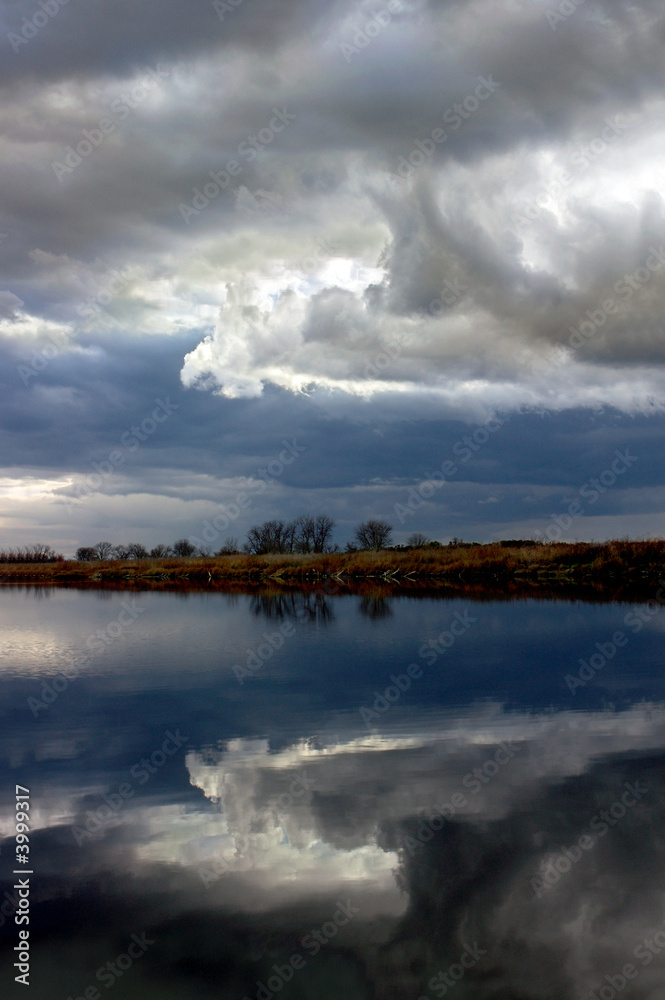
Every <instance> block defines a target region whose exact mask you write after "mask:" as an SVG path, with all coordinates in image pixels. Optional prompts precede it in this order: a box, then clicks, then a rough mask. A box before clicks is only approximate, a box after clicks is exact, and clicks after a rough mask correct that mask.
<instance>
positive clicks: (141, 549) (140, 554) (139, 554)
mask: <svg viewBox="0 0 665 1000" xmlns="http://www.w3.org/2000/svg"><path fill="white" fill-rule="evenodd" d="M127 551H128V553H129V558H130V559H147V558H148V550H147V549H146V547H145V545H141V543H140V542H130V543H129V545H128V546H127Z"/></svg>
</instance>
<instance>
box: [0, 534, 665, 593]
mask: <svg viewBox="0 0 665 1000" xmlns="http://www.w3.org/2000/svg"><path fill="white" fill-rule="evenodd" d="M661 578H665V541H663V540H652V541H613V542H605V543H594V542H570V543H564V542H557V543H550V544H545V545H541V544H531V545H524V544H517V545H511V544H509V543H508V544H507V543H505V542H504V543H500V542H495V543H490V544H487V545H471V544H462V545H459V546H428V547H425V548H419V549H401V550H398V549H382V550H380V551H378V552H370V551H361V552H339V553H324V554H320V555H317V554H304V555H289V554H285V555H277V554H271V555H264V556H254V555H244V554H235V555H223V556H201V557H194V558H176V557H169V558H166V559H138V560H135V559H126V560H113V561H108V562H78V561H76V560H73V559H72V560H63V561H59V562H51V563H46V562H44V563H2V564H0V584H2V585H5V586H8V585H14V584H16V585H25V584H27V585H42V586H73V587H84V588H86V589H87V588H88V587H91V588H94V589H100V588H101V589H103V588H109V589H117V588H118V587H120V588H122V589H141V590H143V589H146V590H148V589H156V590H187V589H197V590H227V591H228V590H234V589H238V590H240V589H247V588H248V587H249V588H250V589H253V588H255V587H258V588H263V587H265V586H269V587H270V588H271V589H284V590H293V589H296V590H302V589H308V590H309V589H318V590H320V589H321V588H324V589H328V590H330V592H331V593H332V592H339V593H345V592H346V593H349V592H358V591H359V590H360V591H362V590H366V589H367V587H370V588H372V587H381V588H388V589H390V590H391V591H393V590H394V591H399V592H412V591H413V592H416V591H417V592H421V593H422V592H423V591H431V592H438V593H444V592H450V593H451V596H452V594H453V593H458V594H463V593H465V592H467V591H474V592H478V591H480V592H481V593H482V594H485V595H487V596H489V595H490V594H494V595H496V596H500V595H501V594H506V596H508V595H510V596H513V597H518V596H520V594H523V595H524V596H529V595H533V596H537V595H538V594H542V592H543V591H547V592H551V593H559V594H561V596H563V594H564V592H565V593H566V595H567V596H571V597H574V596H575V594H576V593H578V594H579V596H580V597H582V596H585V597H588V596H590V595H591V596H592V595H596V596H597V597H598V598H600V599H607V597H608V596H610V595H614V594H616V595H618V594H623V593H625V594H631V595H637V594H640V595H646V596H653V595H654V592H655V590H656V589H658V588H659V587H660V586H661V583H660V580H661Z"/></svg>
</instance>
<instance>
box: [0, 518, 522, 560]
mask: <svg viewBox="0 0 665 1000" xmlns="http://www.w3.org/2000/svg"><path fill="white" fill-rule="evenodd" d="M335 526H336V522H335V520H334V519H333V518H332V517H329V516H328V515H327V514H317V515H316V516H312V515H310V514H301V515H300V516H298V517H296V518H294V519H293V520H292V521H284V520H280V519H272V520H269V521H264V522H263V523H262V524H256V525H254V526H253V527H251V528H250V529H249V531H248V533H247V539H246V541H245V542H244V544H243V546H242V548H240V547H239V545H238V539H237V538H227V540H226V542H225V543H224V545H222V547H221V548H220V549H219V550H218V551H217V552H214V553H213V552H212V548H211V546H202V547H201V546H196V545H194V544H193V542H190V540H189V539H188V538H179V539H178V540H177V541H176V542H174V543H173V544H172V545H155V546H153V547H152V548H151V549H147V548H146V547H145V545H142V544H141V543H140V542H131V543H130V544H129V545H114V544H113V543H112V542H96V543H95V544H94V545H83V546H81V547H80V548H78V549H77V550H76V558H77V560H78V561H79V562H108V561H112V560H125V559H169V558H174V557H176V558H181V559H187V558H194V557H197V556H200V557H210V556H213V555H215V556H222V555H239V554H240V553H241V552H244V553H245V554H247V555H268V554H271V553H278V554H290V553H299V552H300V553H307V552H312V553H324V552H339V551H340V549H339V546H338V545H334V544H333V531H334V529H335ZM353 539H354V540H353V541H352V542H349V543H348V544H347V546H346V551H347V552H358V551H360V550H367V549H369V550H372V551H378V550H380V549H385V548H392V547H393V546H392V525H391V524H389V523H388V522H387V521H383V520H379V519H370V520H368V521H363V522H362V524H359V525H358V526H357V527H356V528H355V529H354V533H353ZM440 544H441V543H440V542H433V541H430V539H429V538H428V537H427V536H426V535H423V534H421V533H420V532H414V533H413V534H412V535H410V536H409V538H407V540H406V544H405V545H397V546H394V548H396V549H413V548H425V547H428V546H429V547H432V546H433V547H437V548H438V547H439V546H440ZM448 544H449V545H459V546H468V545H477V544H479V543H478V542H462V541H461V540H460V539H457V538H455V539H453V540H452V541H451V542H449V543H448ZM501 544H509V543H507V542H504V543H501ZM515 544H517V543H515ZM520 544H524V545H526V544H536V543H534V542H529V541H524V542H521V543H520ZM63 559H64V556H63V555H61V554H60V553H58V552H56V551H55V550H54V549H53V548H52V547H51V546H50V545H42V544H36V545H28V546H25V547H24V548H17V549H7V550H5V551H0V563H48V562H62V561H63Z"/></svg>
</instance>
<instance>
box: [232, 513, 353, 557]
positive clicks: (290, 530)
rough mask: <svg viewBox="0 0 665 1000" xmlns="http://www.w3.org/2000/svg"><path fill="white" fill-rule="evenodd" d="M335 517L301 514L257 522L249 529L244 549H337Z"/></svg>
mask: <svg viewBox="0 0 665 1000" xmlns="http://www.w3.org/2000/svg"><path fill="white" fill-rule="evenodd" d="M334 528H335V521H334V520H333V518H332V517H329V516H328V515H327V514H317V515H316V517H312V516H311V515H310V514H301V515H300V516H299V517H296V518H294V519H293V520H292V521H282V520H272V521H264V522H263V524H256V525H254V527H252V528H250V529H249V531H248V533H247V541H246V542H245V544H244V545H243V551H244V552H247V553H249V554H251V555H257V556H261V555H266V554H267V553H269V552H281V553H284V552H334V551H335V547H334V546H333V543H332V534H333V530H334Z"/></svg>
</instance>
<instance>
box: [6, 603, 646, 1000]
mask: <svg viewBox="0 0 665 1000" xmlns="http://www.w3.org/2000/svg"><path fill="white" fill-rule="evenodd" d="M0 626H1V627H2V636H3V639H2V646H1V648H0V685H1V699H0V706H1V708H0V711H1V717H2V727H1V730H0V757H1V760H2V764H1V767H2V778H3V780H2V782H1V783H0V795H1V802H2V812H1V814H0V833H1V834H2V851H1V853H0V876H1V880H2V885H1V886H0V897H1V899H2V906H0V949H1V951H0V959H1V962H2V967H1V968H0V977H1V979H0V983H1V986H0V990H1V995H2V996H12V997H13V996H30V997H32V998H33V1000H42V998H44V1000H47V998H48V1000H60V998H62V1000H67V998H69V997H71V998H73V1000H74V998H77V997H85V998H86V1000H97V998H98V997H102V996H107V995H112V996H113V998H114V1000H116V998H117V1000H121V998H137V1000H138V998H141V1000H153V998H155V1000H157V998H160V1000H208V998H224V1000H226V998H229V1000H242V998H244V997H248V998H250V1000H255V998H256V1000H272V997H274V996H279V997H287V998H293V1000H309V998H312V1000H314V998H316V1000H328V998H330V1000H333V998H335V1000H340V998H343V1000H355V998H358V1000H360V998H362V1000H365V998H381V1000H383V998H386V1000H388V998H390V1000H392V998H406V1000H411V998H413V1000H418V998H428V1000H436V998H438V997H443V996H448V995H451V996H454V997H455V998H456V1000H463V998H497V1000H498V998H501V1000H512V998H515V1000H517V998H520V1000H522V998H523V1000H527V998H534V1000H535V998H557V1000H568V998H570V1000H578V998H583V997H593V998H594V1000H612V998H613V997H614V996H616V995H619V993H621V994H622V995H624V996H625V997H627V998H629V997H635V998H640V1000H641V998H644V1000H663V998H665V853H664V848H665V832H664V824H663V820H664V819H665V809H664V807H663V802H664V798H663V791H664V789H665V771H664V768H663V763H664V761H665V677H664V676H663V668H662V664H663V648H664V643H663V633H664V630H665V613H663V611H662V610H661V609H660V606H659V605H657V604H654V605H652V606H651V607H649V606H648V605H627V604H613V603H607V604H584V603H579V602H575V603H573V602H563V601H560V602H559V601H557V602H554V601H519V602H487V601H483V602H481V601H478V602H473V601H470V600H449V599H447V600H444V599H434V598H417V597H401V598H391V599H371V598H367V597H360V596H338V597H327V596H322V595H319V596H315V595H309V596H305V595H302V594H294V595H288V596H279V597H271V596H268V595H266V596H261V595H250V594H247V595H234V596H228V595H221V594H187V595H177V594H164V593H152V594H138V595H137V594H129V593H127V594H123V593H112V592H92V591H84V592H77V591H64V590H54V591H35V590H10V589H5V590H3V591H2V592H0ZM581 661H583V662H581ZM62 671H65V673H66V674H68V675H69V677H70V679H69V680H66V678H64V677H63V675H62ZM17 784H18V785H20V786H22V787H24V788H28V789H29V790H30V807H31V808H30V824H31V828H32V829H31V834H30V845H29V846H30V869H29V870H30V871H32V872H33V874H32V875H31V876H30V911H29V919H30V923H29V931H30V938H29V944H30V955H31V958H30V974H29V982H30V985H29V988H28V990H26V988H25V986H24V985H22V984H17V983H15V981H14V977H15V975H17V974H18V973H17V971H16V970H15V969H14V968H13V963H14V962H15V961H17V957H16V953H15V952H14V950H13V949H14V947H15V946H16V945H17V943H18V932H19V927H18V926H17V925H16V923H15V913H14V910H15V907H16V906H19V905H20V904H19V902H18V898H17V896H16V895H15V890H14V889H13V888H12V887H13V886H14V884H15V883H16V881H17V876H14V875H13V874H12V872H13V871H14V868H15V867H16V865H17V862H16V861H15V850H16V848H15V842H14V839H13V837H14V811H15V786H16V785H17ZM110 991H112V993H111V992H110Z"/></svg>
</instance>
